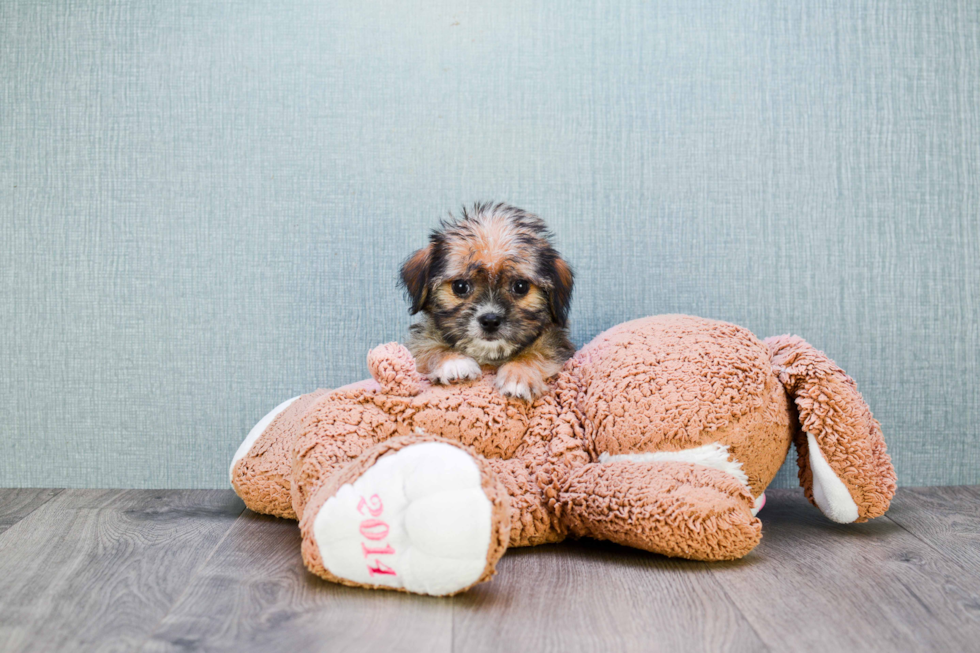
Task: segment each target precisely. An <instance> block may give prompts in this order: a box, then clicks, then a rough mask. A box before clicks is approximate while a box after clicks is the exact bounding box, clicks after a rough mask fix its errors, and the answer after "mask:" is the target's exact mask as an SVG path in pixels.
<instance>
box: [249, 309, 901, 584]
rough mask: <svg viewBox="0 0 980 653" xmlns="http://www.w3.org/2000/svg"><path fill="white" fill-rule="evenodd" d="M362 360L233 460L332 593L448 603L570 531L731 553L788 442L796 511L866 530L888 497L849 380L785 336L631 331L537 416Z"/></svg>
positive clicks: (569, 375) (404, 361)
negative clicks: (797, 489) (368, 591)
mask: <svg viewBox="0 0 980 653" xmlns="http://www.w3.org/2000/svg"><path fill="white" fill-rule="evenodd" d="M368 366H369V368H370V370H371V375H372V377H373V379H372V380H368V381H364V382H361V383H358V384H354V385H351V386H346V387H344V388H340V389H338V390H334V391H325V390H318V391H316V392H313V393H311V394H308V395H303V396H301V397H298V398H295V399H292V400H290V401H288V402H286V403H284V404H282V405H280V406H279V407H277V408H276V409H275V410H273V411H272V412H271V413H270V414H269V415H267V416H266V417H265V418H264V419H263V420H262V421H261V422H259V424H257V425H256V427H255V428H254V429H253V430H252V432H251V433H250V434H249V437H248V438H247V439H246V440H245V442H243V443H242V446H241V448H240V449H239V451H238V453H237V454H236V456H235V459H234V461H233V462H232V467H231V480H232V485H233V486H234V488H235V491H236V492H237V493H238V495H239V496H240V497H242V499H243V500H244V501H245V503H246V505H247V506H248V507H249V508H250V509H251V510H254V511H256V512H260V513H267V514H272V515H277V516H280V517H288V518H295V519H299V521H300V528H301V529H302V534H303V545H302V555H303V560H304V562H305V563H306V565H307V567H308V568H309V569H310V570H311V571H313V572H314V573H315V574H317V575H319V576H321V577H323V578H326V579H328V580H332V581H335V582H339V583H344V584H346V585H356V586H362V587H375V588H386V589H398V590H403V591H408V592H417V593H421V594H433V595H448V594H454V593H456V592H461V591H463V590H465V589H467V588H468V587H470V586H472V585H474V584H475V583H479V582H481V581H484V580H487V579H488V578H490V576H492V575H493V573H494V566H495V564H496V562H497V560H498V559H499V558H500V556H502V555H503V553H504V551H505V550H506V549H507V547H509V546H529V545H534V544H542V543H545V542H558V541H560V540H562V539H564V538H566V537H568V536H570V535H571V536H576V537H593V538H598V539H605V540H611V541H613V542H617V543H620V544H624V545H628V546H633V547H637V548H640V549H645V550H647V551H653V552H656V553H662V554H664V555H668V556H680V557H684V558H692V559H696V560H731V559H735V558H740V557H742V556H744V555H745V554H747V553H748V552H749V551H751V550H752V549H753V547H755V545H756V544H758V542H759V539H760V537H761V523H760V522H759V520H758V519H757V518H756V517H755V513H756V512H757V511H758V510H759V508H761V506H762V504H763V502H764V494H763V492H764V490H765V489H766V486H767V485H768V484H769V482H770V481H771V480H772V478H773V476H774V475H775V474H776V471H777V470H778V469H779V467H780V465H781V464H782V462H783V460H784V459H785V458H786V453H787V451H788V449H789V446H790V442H795V444H796V449H797V453H798V462H799V468H800V473H799V477H800V483H801V484H802V485H803V488H804V490H805V492H806V496H807V498H808V499H809V500H810V501H811V502H812V503H814V504H815V505H816V506H817V507H818V508H820V509H821V510H822V511H823V512H824V514H826V515H827V516H828V517H829V518H830V519H832V520H834V521H837V522H842V523H848V522H860V521H865V520H867V519H870V518H872V517H877V516H879V515H881V514H883V513H884V512H885V510H887V508H888V504H889V501H890V500H891V497H892V496H893V494H894V492H895V472H894V470H893V469H892V465H891V462H890V460H889V458H888V454H887V453H885V443H884V440H883V439H882V436H881V430H880V428H879V426H878V422H877V421H876V420H875V419H874V418H873V417H872V416H871V412H870V410H869V409H868V407H867V405H866V404H865V403H864V401H863V400H862V398H861V395H860V394H859V393H858V391H857V388H856V386H855V384H854V382H853V381H852V380H851V379H850V377H848V376H847V375H846V374H844V372H843V371H842V370H841V369H840V368H838V367H837V366H836V365H835V364H834V363H833V362H832V361H831V360H830V359H828V358H827V356H826V355H824V354H823V353H822V352H820V351H817V350H816V349H814V348H813V347H812V346H810V345H808V344H807V343H806V342H804V341H803V340H801V339H800V338H796V337H791V336H782V337H777V338H770V339H768V340H767V341H765V342H760V341H759V340H758V339H756V337H755V336H753V335H752V334H751V333H750V332H749V331H747V330H745V329H743V328H741V327H738V326H734V325H732V324H726V323H724V322H717V321H713V320H706V319H701V318H695V317H688V316H681V315H668V316H661V317H651V318H645V319H640V320H634V321H632V322H627V323H625V324H621V325H619V326H616V327H614V328H612V329H610V330H608V331H606V332H605V333H602V334H601V335H599V336H597V337H596V338H595V339H594V340H593V341H592V342H591V343H589V344H588V345H586V346H585V347H583V348H582V349H581V350H580V351H579V352H578V353H577V354H576V355H575V356H574V357H573V358H572V359H570V360H569V361H568V362H567V363H566V364H565V366H564V368H563V369H562V371H561V373H560V374H559V375H558V377H557V378H556V379H555V381H554V382H553V384H552V386H551V388H550V390H549V391H548V392H547V393H546V394H544V395H543V396H541V397H540V398H538V399H537V400H535V401H534V402H533V403H526V402H524V401H522V400H520V399H508V398H505V397H503V396H501V395H500V394H499V393H498V392H497V391H496V390H495V389H494V387H493V384H492V380H493V379H492V375H491V374H490V373H488V374H486V375H484V378H482V379H480V380H477V381H473V382H469V383H465V384H459V385H452V386H438V385H430V384H429V383H428V381H426V380H424V379H423V378H422V377H421V376H420V375H419V374H418V372H417V371H416V369H415V362H414V360H413V359H412V357H411V355H410V354H409V353H408V351H407V350H406V349H405V348H404V347H402V346H401V345H398V344H387V345H382V346H381V347H378V348H376V349H374V350H372V351H371V353H370V354H369V355H368Z"/></svg>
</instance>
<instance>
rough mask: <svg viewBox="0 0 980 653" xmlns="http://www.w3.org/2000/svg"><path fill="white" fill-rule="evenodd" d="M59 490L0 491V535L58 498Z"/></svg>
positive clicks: (18, 489)
mask: <svg viewBox="0 0 980 653" xmlns="http://www.w3.org/2000/svg"><path fill="white" fill-rule="evenodd" d="M59 492H61V490H52V489H43V488H2V489H0V533H3V532H4V531H5V530H7V529H8V528H10V527H11V526H13V525H14V524H16V523H17V522H19V521H20V520H21V519H23V518H24V517H26V516H27V515H29V514H31V513H32V512H34V510H36V509H37V508H39V507H40V506H43V505H44V504H45V503H47V502H48V501H50V500H51V499H53V498H54V497H56V496H58V493H59Z"/></svg>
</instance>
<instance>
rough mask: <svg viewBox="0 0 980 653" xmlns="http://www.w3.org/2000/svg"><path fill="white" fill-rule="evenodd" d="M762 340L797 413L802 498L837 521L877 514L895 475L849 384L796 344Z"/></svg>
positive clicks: (877, 429)
mask: <svg viewBox="0 0 980 653" xmlns="http://www.w3.org/2000/svg"><path fill="white" fill-rule="evenodd" d="M765 342H766V344H767V345H768V346H769V350H770V353H771V358H772V365H773V370H774V371H775V372H776V374H777V375H778V376H779V380H780V382H781V383H782V384H783V385H784V386H785V387H786V391H787V392H788V393H789V395H790V396H791V397H792V398H793V401H794V403H795V404H796V408H797V410H798V411H799V418H800V425H801V427H802V431H801V432H798V433H797V434H796V436H795V437H794V442H795V443H796V449H797V453H798V457H797V463H798V465H799V468H800V473H799V477H800V485H802V486H803V489H804V491H805V493H806V497H807V499H809V500H810V502H811V503H813V504H814V505H815V506H817V507H818V508H820V510H821V511H822V512H823V513H824V514H825V515H827V517H829V518H830V519H832V520H833V521H836V522H840V523H850V522H863V521H867V520H868V519H872V518H874V517H878V516H880V515H883V514H884V513H885V511H886V510H888V505H889V503H890V501H891V499H892V497H893V496H894V494H895V470H894V468H893V467H892V464H891V459H890V458H889V457H888V454H887V453H886V451H885V440H884V438H883V437H882V434H881V426H880V425H879V424H878V421H877V420H876V419H874V417H872V415H871V410H870V409H869V408H868V405H867V404H866V403H865V402H864V399H862V397H861V394H860V393H859V392H858V389H857V385H856V384H855V383H854V380H853V379H852V378H851V377H849V376H847V374H845V373H844V371H843V370H842V369H841V368H839V367H838V366H837V365H835V364H834V362H833V361H832V360H830V358H828V357H827V355H826V354H824V353H823V352H822V351H819V350H817V349H815V348H814V347H813V346H812V345H810V344H808V343H807V342H806V341H804V340H803V339H802V338H798V337H796V336H777V337H774V338H768V339H766V341H765Z"/></svg>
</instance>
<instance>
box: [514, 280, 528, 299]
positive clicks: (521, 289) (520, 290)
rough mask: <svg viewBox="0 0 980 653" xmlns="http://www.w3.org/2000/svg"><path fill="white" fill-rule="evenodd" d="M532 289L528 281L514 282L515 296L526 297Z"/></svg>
mask: <svg viewBox="0 0 980 653" xmlns="http://www.w3.org/2000/svg"><path fill="white" fill-rule="evenodd" d="M530 289H531V284H530V282H529V281H528V280H527V279H518V280H517V281H515V282H514V294H515V295H526V294H527V291H528V290H530Z"/></svg>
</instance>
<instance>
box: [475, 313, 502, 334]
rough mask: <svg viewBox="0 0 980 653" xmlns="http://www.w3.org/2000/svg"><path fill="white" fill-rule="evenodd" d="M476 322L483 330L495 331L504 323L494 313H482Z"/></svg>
mask: <svg viewBox="0 0 980 653" xmlns="http://www.w3.org/2000/svg"><path fill="white" fill-rule="evenodd" d="M477 321H478V322H479V323H480V326H481V327H483V328H484V330H486V331H496V330H497V329H498V328H499V327H500V323H501V322H503V321H504V318H503V317H502V316H500V315H497V314H496V313H484V314H483V315H481V316H480V317H479V318H478V319H477Z"/></svg>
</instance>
